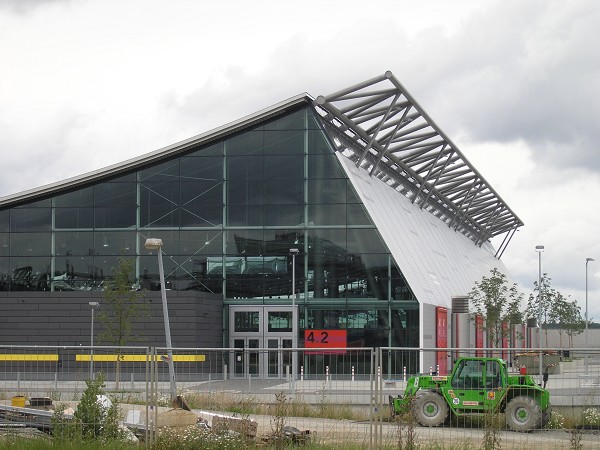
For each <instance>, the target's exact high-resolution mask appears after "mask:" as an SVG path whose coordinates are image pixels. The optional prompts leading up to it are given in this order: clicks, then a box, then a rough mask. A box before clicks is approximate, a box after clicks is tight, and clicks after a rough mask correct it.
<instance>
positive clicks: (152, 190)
mask: <svg viewBox="0 0 600 450" xmlns="http://www.w3.org/2000/svg"><path fill="white" fill-rule="evenodd" d="M179 191H180V184H179V183H176V182H171V181H169V182H157V183H154V182H148V183H146V182H144V183H140V226H142V227H147V226H151V227H161V226H162V227H177V226H179V204H180V196H179Z"/></svg>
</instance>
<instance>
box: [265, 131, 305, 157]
mask: <svg viewBox="0 0 600 450" xmlns="http://www.w3.org/2000/svg"><path fill="white" fill-rule="evenodd" d="M304 135H305V134H304V130H294V131H266V132H265V134H264V138H265V154H268V155H296V154H300V155H302V154H303V153H304Z"/></svg>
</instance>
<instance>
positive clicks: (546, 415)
mask: <svg viewBox="0 0 600 450" xmlns="http://www.w3.org/2000/svg"><path fill="white" fill-rule="evenodd" d="M551 417H552V406H548V407H547V408H546V409H545V410H543V411H542V428H545V427H546V425H548V423H549V422H550V418H551Z"/></svg>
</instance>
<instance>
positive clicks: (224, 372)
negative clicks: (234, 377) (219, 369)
mask: <svg viewBox="0 0 600 450" xmlns="http://www.w3.org/2000/svg"><path fill="white" fill-rule="evenodd" d="M223 381H227V364H223Z"/></svg>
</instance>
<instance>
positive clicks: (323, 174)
mask: <svg viewBox="0 0 600 450" xmlns="http://www.w3.org/2000/svg"><path fill="white" fill-rule="evenodd" d="M308 178H309V179H313V178H346V174H345V173H344V171H343V169H342V168H341V167H340V162H339V161H338V160H337V157H336V156H335V155H334V154H331V153H330V154H325V155H309V156H308Z"/></svg>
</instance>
